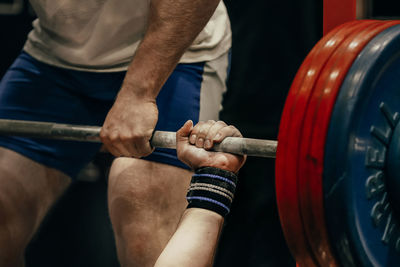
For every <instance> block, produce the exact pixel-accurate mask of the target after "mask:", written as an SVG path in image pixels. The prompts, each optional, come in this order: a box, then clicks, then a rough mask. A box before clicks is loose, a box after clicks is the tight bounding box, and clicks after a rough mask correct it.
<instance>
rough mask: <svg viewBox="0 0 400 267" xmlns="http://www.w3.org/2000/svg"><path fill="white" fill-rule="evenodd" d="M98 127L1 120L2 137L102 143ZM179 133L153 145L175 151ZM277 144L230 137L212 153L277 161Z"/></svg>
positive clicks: (158, 134)
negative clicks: (218, 152) (227, 153)
mask: <svg viewBox="0 0 400 267" xmlns="http://www.w3.org/2000/svg"><path fill="white" fill-rule="evenodd" d="M100 130H101V128H100V127H98V126H84V125H71V124H60V123H52V122H38V121H21V120H6V119H0V135H8V136H25V137H36V138H45V139H58V140H70V141H82V142H101V141H100ZM175 135H176V133H175V132H165V131H155V132H154V135H153V138H152V140H151V144H152V146H154V147H159V148H173V149H176V137H175ZM277 144H278V142H277V141H273V140H261V139H251V138H240V137H227V138H225V139H224V140H223V141H222V142H221V143H220V144H216V145H214V148H213V149H212V150H213V151H220V152H229V153H234V154H240V155H244V154H246V155H248V156H255V157H265V158H275V156H276V148H277Z"/></svg>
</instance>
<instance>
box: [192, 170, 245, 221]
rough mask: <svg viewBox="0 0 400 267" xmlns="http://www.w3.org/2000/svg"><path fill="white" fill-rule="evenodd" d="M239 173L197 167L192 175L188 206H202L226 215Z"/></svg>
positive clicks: (223, 215)
mask: <svg viewBox="0 0 400 267" xmlns="http://www.w3.org/2000/svg"><path fill="white" fill-rule="evenodd" d="M237 180H238V178H237V175H236V174H235V173H233V172H230V171H225V170H221V169H218V168H213V167H203V168H200V169H197V170H196V171H195V174H194V175H193V177H192V180H191V183H190V187H189V190H188V193H187V195H186V199H187V200H188V202H189V204H188V208H201V209H206V210H209V211H212V212H215V213H217V214H219V215H221V216H222V217H225V216H226V215H227V214H228V213H229V212H230V207H231V204H232V201H233V197H234V194H235V190H236V184H237Z"/></svg>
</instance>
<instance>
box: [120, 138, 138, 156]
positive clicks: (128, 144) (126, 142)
mask: <svg viewBox="0 0 400 267" xmlns="http://www.w3.org/2000/svg"><path fill="white" fill-rule="evenodd" d="M120 142H121V145H122V146H123V149H124V152H125V153H126V154H124V156H126V157H139V152H137V148H136V146H135V138H134V137H133V134H121V135H120Z"/></svg>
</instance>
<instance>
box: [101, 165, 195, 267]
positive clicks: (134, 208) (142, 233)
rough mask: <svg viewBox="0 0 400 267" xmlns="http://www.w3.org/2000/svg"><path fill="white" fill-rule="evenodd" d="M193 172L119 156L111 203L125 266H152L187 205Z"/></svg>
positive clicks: (111, 183)
mask: <svg viewBox="0 0 400 267" xmlns="http://www.w3.org/2000/svg"><path fill="white" fill-rule="evenodd" d="M190 177H191V172H190V171H187V170H183V169H180V168H177V167H174V166H169V165H165V164H160V163H155V162H149V161H144V160H140V159H129V158H119V159H116V160H115V161H114V163H113V165H112V168H111V172H110V178H109V186H108V190H109V191H108V205H109V211H110V217H111V221H112V224H113V228H114V232H115V238H116V243H117V252H118V258H119V260H120V262H121V265H122V266H124V267H128V266H129V267H130V266H141V267H146V266H153V265H154V263H155V261H156V260H157V257H158V256H159V255H160V253H161V251H162V250H163V249H164V247H165V245H166V244H167V242H168V240H169V239H170V237H171V235H172V234H173V232H174V231H175V230H176V227H177V225H178V222H179V220H180V218H181V216H182V213H183V211H184V210H185V208H186V205H187V202H186V199H185V196H186V191H187V189H188V187H189V183H190Z"/></svg>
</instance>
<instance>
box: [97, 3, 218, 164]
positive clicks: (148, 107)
mask: <svg viewBox="0 0 400 267" xmlns="http://www.w3.org/2000/svg"><path fill="white" fill-rule="evenodd" d="M219 2H220V0H202V1H199V0H152V1H151V2H150V11H149V20H148V28H147V30H146V33H145V36H144V38H143V41H142V42H141V43H140V45H139V47H138V49H137V51H136V54H135V56H134V58H133V60H132V62H131V64H130V66H129V68H128V71H127V74H126V76H125V79H124V82H123V85H122V88H121V90H120V92H119V94H118V96H117V99H116V102H115V104H114V106H113V107H112V109H111V110H110V112H109V113H108V115H107V118H106V121H105V123H104V125H103V127H102V132H101V134H100V136H101V139H102V141H103V143H104V144H105V145H106V147H107V148H108V150H109V151H110V152H111V153H112V154H114V155H116V156H136V157H141V156H145V155H148V154H150V153H151V151H152V148H151V146H150V144H149V140H150V138H151V134H152V132H153V130H154V127H155V125H156V123H157V118H158V109H157V106H156V103H155V99H156V97H157V95H158V93H159V91H160V90H161V87H162V86H163V84H164V83H165V81H166V80H167V78H168V77H169V75H170V74H171V72H172V71H173V69H174V68H175V66H176V64H177V63H178V62H179V59H180V58H181V56H182V55H183V53H184V52H185V50H186V49H187V48H188V47H189V46H190V45H191V44H192V42H193V40H194V39H195V38H196V36H197V35H198V34H199V33H200V31H201V30H202V29H203V28H204V26H205V25H206V24H207V22H208V20H209V19H210V17H211V16H212V14H213V12H214V11H215V9H216V7H217V6H218V4H219Z"/></svg>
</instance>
